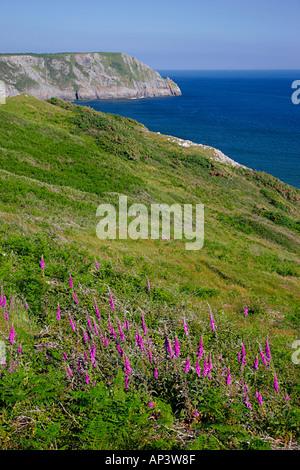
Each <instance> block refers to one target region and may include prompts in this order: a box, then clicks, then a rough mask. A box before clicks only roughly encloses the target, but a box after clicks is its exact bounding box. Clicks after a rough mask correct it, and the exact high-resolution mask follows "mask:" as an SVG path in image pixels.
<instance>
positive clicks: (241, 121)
mask: <svg viewBox="0 0 300 470" xmlns="http://www.w3.org/2000/svg"><path fill="white" fill-rule="evenodd" d="M158 72H159V73H160V75H161V76H162V77H163V78H166V77H170V78H171V79H172V80H174V81H175V82H176V83H177V85H178V86H179V87H180V89H181V91H182V95H181V96H176V97H173V96H172V97H161V98H159V97H157V98H139V99H114V100H97V101H75V103H76V104H80V105H84V106H90V107H92V108H94V109H96V110H97V111H102V112H105V113H113V114H119V115H121V116H125V117H130V118H132V119H135V120H137V121H139V122H141V123H143V124H144V125H145V126H146V127H147V128H148V129H149V130H151V131H154V132H160V133H161V134H167V135H172V136H175V137H179V138H181V139H185V140H191V141H192V142H195V143H200V144H204V145H209V146H211V147H214V148H216V149H218V150H221V151H222V152H223V153H224V154H225V155H227V156H228V157H230V158H232V159H233V160H235V161H236V162H238V163H241V164H242V165H245V166H247V167H248V168H251V169H253V170H258V171H264V172H266V173H269V174H271V175H273V176H275V177H277V178H278V179H280V180H281V181H282V182H284V183H288V184H289V185H292V186H294V187H297V188H300V104H298V105H297V104H294V103H293V101H292V95H293V93H294V92H295V91H296V90H295V89H293V88H292V84H293V82H294V81H295V80H300V70H299V71H295V70H270V71H258V70H256V71H253V70H251V71H249V70H247V71H237V70H234V71H230V70H226V71H224V70H222V71H221V70H220V71H216V70H214V71H209V70H205V71H202V70H201V71H200V70H158ZM299 97H300V95H299Z"/></svg>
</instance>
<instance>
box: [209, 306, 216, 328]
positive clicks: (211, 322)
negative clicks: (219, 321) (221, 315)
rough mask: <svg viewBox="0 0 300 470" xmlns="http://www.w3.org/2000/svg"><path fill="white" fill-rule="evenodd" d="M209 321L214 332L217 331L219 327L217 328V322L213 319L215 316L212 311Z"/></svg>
mask: <svg viewBox="0 0 300 470" xmlns="http://www.w3.org/2000/svg"><path fill="white" fill-rule="evenodd" d="M209 319H210V325H211V329H212V330H213V331H215V330H216V329H217V327H216V326H215V320H214V319H213V316H212V312H211V311H210V312H209Z"/></svg>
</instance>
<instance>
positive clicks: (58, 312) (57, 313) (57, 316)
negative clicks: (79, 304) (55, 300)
mask: <svg viewBox="0 0 300 470" xmlns="http://www.w3.org/2000/svg"><path fill="white" fill-rule="evenodd" d="M56 318H57V320H60V308H59V304H57V310H56Z"/></svg>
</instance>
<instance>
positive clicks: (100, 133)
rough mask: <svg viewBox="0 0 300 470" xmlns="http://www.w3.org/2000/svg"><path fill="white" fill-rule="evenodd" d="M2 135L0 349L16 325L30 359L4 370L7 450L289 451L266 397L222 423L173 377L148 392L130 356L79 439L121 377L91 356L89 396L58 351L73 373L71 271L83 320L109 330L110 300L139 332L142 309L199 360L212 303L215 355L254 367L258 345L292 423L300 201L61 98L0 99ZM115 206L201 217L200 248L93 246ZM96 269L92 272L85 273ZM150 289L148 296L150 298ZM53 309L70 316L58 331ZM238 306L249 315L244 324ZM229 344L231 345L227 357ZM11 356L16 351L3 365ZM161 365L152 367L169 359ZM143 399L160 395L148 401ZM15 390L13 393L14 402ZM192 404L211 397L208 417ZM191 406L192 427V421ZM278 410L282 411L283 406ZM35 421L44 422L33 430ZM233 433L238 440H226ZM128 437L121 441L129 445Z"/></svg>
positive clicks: (286, 425) (270, 183)
mask: <svg viewBox="0 0 300 470" xmlns="http://www.w3.org/2000/svg"><path fill="white" fill-rule="evenodd" d="M0 126H1V127H0V128H1V132H0V168H1V170H0V176H1V178H0V185H1V190H0V194H1V196H0V214H1V222H2V223H1V228H0V230H1V245H2V248H1V245H0V250H2V254H1V251H0V279H1V285H2V286H3V292H4V293H5V294H6V297H7V298H8V299H9V312H8V313H9V316H10V321H9V322H7V320H6V319H5V316H4V315H1V317H0V329H1V333H2V336H3V338H4V339H5V338H6V339H5V341H6V344H7V348H8V349H9V344H8V342H7V337H8V332H9V328H10V327H11V322H13V324H14V326H15V329H16V331H17V333H18V336H17V338H18V341H19V343H20V344H22V347H23V346H24V347H23V349H24V353H22V354H23V356H22V357H21V358H20V357H19V361H20V362H21V363H22V365H23V367H22V368H21V369H18V370H19V372H18V373H14V374H13V373H10V372H7V371H4V372H3V374H4V376H3V377H4V379H3V383H4V387H3V388H2V401H3V403H2V404H3V407H4V408H3V409H4V411H3V415H2V425H1V428H0V432H1V436H2V438H3V440H2V442H3V448H13V447H14V446H16V447H21V448H50V447H51V446H54V447H55V446H57V447H58V448H108V447H109V442H110V439H111V436H114V437H113V438H114V439H116V435H118V433H119V432H120V430H121V431H122V433H123V434H122V436H123V437H122V440H121V441H120V442H117V441H116V445H118V446H120V447H121V448H155V447H156V448H168V446H170V447H174V448H178V447H182V446H184V447H185V446H191V445H192V446H193V444H192V443H193V442H195V443H194V446H195V447H196V448H207V447H209V446H212V447H215V448H245V446H246V448H247V445H249V444H246V443H247V442H249V440H250V441H251V446H255V444H253V442H256V441H255V439H258V441H257V442H258V444H256V445H257V446H260V445H265V444H264V443H265V441H268V440H269V441H270V440H271V441H272V439H277V438H280V439H282V442H281V443H282V444H283V443H284V442H285V441H287V440H289V439H291V438H292V440H295V439H296V440H297V439H298V437H297V432H298V431H297V426H296V425H295V422H296V421H297V416H295V415H293V414H290V415H289V416H288V417H287V416H286V414H285V413H286V410H285V411H284V413H283V412H282V409H281V408H280V406H281V405H279V404H278V403H277V402H276V406H275V408H274V404H273V401H272V400H273V399H274V397H273V395H272V391H271V389H270V392H269V399H268V400H269V402H268V403H269V409H268V410H267V409H266V410H265V411H264V412H262V411H249V410H248V409H246V407H245V406H244V405H243V407H242V408H241V409H240V408H236V409H234V411H233V414H232V415H231V416H227V414H228V412H227V411H226V407H227V405H226V407H225V402H224V407H223V408H222V409H221V408H220V407H221V405H220V406H219V405H217V403H221V402H222V400H221V398H220V396H219V395H218V393H220V390H219V388H218V386H216V385H215V386H214V387H213V388H212V389H211V388H210V387H208V388H205V387H203V389H202V393H200V395H199V392H198V389H197V392H195V393H194V392H191V396H189V393H188V392H187V391H186V390H185V391H183V392H180V390H181V386H182V387H183V389H184V386H183V385H182V384H183V383H185V387H186V386H187V385H186V382H184V380H185V378H184V379H183V378H182V376H181V375H180V373H179V372H178V373H177V375H176V380H175V379H174V377H173V376H172V374H171V375H170V371H169V373H168V366H167V365H166V367H167V369H166V371H165V381H162V383H161V384H160V386H158V385H154V384H153V383H152V382H151V380H150V378H148V379H146V378H145V377H147V373H148V372H147V368H146V369H145V367H146V366H145V365H143V364H144V363H143V364H141V363H139V361H138V360H137V359H136V355H135V354H134V353H133V352H132V350H130V351H131V352H132V360H137V363H136V365H135V367H136V371H138V372H136V385H135V386H134V385H132V388H131V389H130V391H129V392H128V393H126V394H125V395H124V391H123V386H121V385H120V380H121V382H122V380H123V379H122V378H120V377H119V375H117V378H116V379H115V382H114V383H113V385H111V387H113V391H112V392H111V395H110V398H107V400H108V403H107V406H106V408H105V409H98V408H97V409H95V410H94V415H93V416H97V417H99V420H98V421H97V423H98V424H97V426H98V428H99V429H98V428H97V429H98V431H99V432H96V431H97V429H96V431H95V429H94V428H93V427H92V428H91V429H90V428H89V430H88V431H86V433H84V432H83V431H82V428H83V425H84V423H86V422H87V421H88V420H89V415H88V412H87V405H88V406H89V407H92V404H93V403H95V396H96V394H97V393H98V394H99V396H102V397H104V396H105V397H106V395H105V394H106V391H105V390H106V388H105V387H107V386H108V385H107V383H108V380H109V377H110V374H112V375H113V376H115V374H117V372H116V371H118V370H119V369H118V367H117V366H116V364H118V359H116V358H115V359H114V360H113V361H116V363H115V362H111V361H109V360H108V359H107V357H106V356H105V355H104V356H101V360H102V365H103V368H102V371H101V372H99V371H98V372H99V377H100V379H101V380H100V379H99V380H100V381H99V384H98V382H97V378H96V379H95V382H96V383H97V386H95V387H94V388H93V387H91V388H89V387H88V386H87V385H86V384H84V381H83V380H82V378H79V377H77V376H76V378H75V376H74V377H73V379H72V380H68V376H67V374H66V366H65V362H64V361H62V360H61V356H60V352H61V350H62V348H67V349H68V351H70V352H69V354H70V355H71V356H72V360H73V362H74V361H75V359H76V357H77V356H76V355H75V353H73V355H72V353H71V351H73V346H72V345H74V341H75V340H74V338H73V339H72V336H70V331H69V329H68V328H67V323H68V317H67V313H70V312H71V314H72V315H74V316H75V317H76V318H78V321H82V315H83V310H80V308H79V307H78V305H76V304H74V303H72V298H71V296H70V292H69V289H68V279H69V274H70V272H71V273H72V275H73V277H74V278H75V279H76V292H77V296H78V297H79V298H80V301H81V302H83V305H84V306H85V309H87V310H88V311H89V312H92V308H93V299H94V298H96V300H97V302H98V304H99V305H101V309H102V310H103V315H106V317H107V315H108V312H109V299H108V288H110V289H111V290H112V291H113V293H114V296H115V301H116V303H117V305H118V311H117V315H119V316H120V315H124V312H125V313H126V312H127V314H128V315H129V312H130V316H131V317H130V318H131V320H132V321H133V322H137V325H138V321H139V320H138V318H139V317H138V316H139V315H140V309H142V310H143V311H144V312H145V315H146V317H147V318H148V321H149V323H150V324H151V327H152V332H153V335H154V332H156V333H157V335H158V336H159V338H161V339H160V341H162V337H163V336H162V335H163V325H164V322H166V324H168V327H169V328H170V334H173V332H172V331H173V330H174V331H176V332H177V335H179V336H180V334H181V333H180V331H181V329H180V324H181V322H182V318H183V316H185V317H186V318H187V319H188V321H189V322H190V324H191V328H192V331H193V332H194V333H195V339H194V341H196V337H197V336H198V339H199V337H200V336H201V334H204V340H205V341H206V342H207V348H208V350H210V351H212V352H216V349H215V348H216V347H217V346H216V344H215V343H213V340H216V338H215V337H214V336H213V335H214V333H211V332H210V331H209V326H207V317H208V304H207V302H209V305H210V306H211V308H212V311H214V315H216V322H217V323H218V322H219V335H220V336H219V340H218V341H221V340H220V338H221V336H222V335H223V337H222V338H223V342H222V341H221V344H223V348H224V351H223V352H224V354H225V355H226V353H225V351H227V350H230V351H231V353H232V355H234V354H237V348H238V345H240V343H241V342H244V343H245V344H246V345H247V347H248V348H249V350H251V351H252V355H253V354H254V355H255V351H256V350H255V348H257V340H258V341H259V342H261V343H262V344H263V343H264V341H265V339H266V337H268V339H269V343H270V344H271V348H272V351H273V359H274V368H275V369H272V370H273V373H274V370H276V371H277V373H278V375H279V376H280V386H281V389H282V392H281V393H282V394H283V393H284V394H285V393H286V392H287V393H288V394H289V395H290V396H291V402H292V403H293V409H292V411H289V410H288V411H289V412H290V413H296V412H297V407H298V405H299V404H298V403H297V400H298V399H297V391H298V389H299V385H298V369H299V366H297V365H295V364H293V363H292V361H291V355H292V353H293V349H292V348H291V344H292V342H293V341H294V340H296V339H299V338H297V332H298V330H297V327H298V325H299V306H298V305H299V297H298V295H297V292H298V290H299V282H298V278H299V260H298V258H297V255H298V253H299V236H298V234H299V208H298V202H299V191H298V190H296V189H295V188H292V187H290V186H288V185H285V184H283V183H281V182H280V181H279V180H277V179H275V178H273V177H271V176H269V175H266V174H263V173H258V172H252V171H251V170H244V169H235V168H232V167H228V166H225V165H222V164H221V163H216V162H213V161H212V160H210V159H209V154H208V153H207V152H209V151H208V150H205V149H203V150H201V151H200V150H195V149H194V148H189V149H185V148H182V147H179V146H178V145H177V144H175V143H171V142H169V141H168V140H167V137H165V136H162V135H159V134H154V133H151V132H149V131H148V130H147V129H146V128H145V127H144V126H142V125H141V124H138V123H136V122H135V121H133V120H130V119H125V118H122V117H120V116H112V115H108V114H102V113H96V112H94V111H93V110H90V109H87V108H83V107H75V106H72V105H70V104H66V103H62V102H58V101H57V100H53V102H52V103H47V102H41V101H39V100H36V99H34V98H32V97H29V96H28V97H25V96H18V97H16V98H12V99H8V100H7V104H6V105H5V106H2V107H1V108H0ZM118 194H126V195H128V200H129V203H131V202H135V201H138V202H143V203H144V204H146V205H149V204H150V203H152V202H163V203H168V204H171V203H174V202H177V203H193V204H195V203H197V202H198V203H204V204H205V244H204V247H203V249H201V250H200V251H195V252H193V251H186V250H185V248H184V242H183V241H178V240H173V239H172V240H169V241H167V240H159V241H155V240H143V241H142V240H138V241H132V240H126V241H124V240H115V241H103V240H101V241H100V240H99V239H97V237H96V234H95V227H96V223H97V219H96V216H95V214H96V208H97V206H98V205H99V204H100V203H103V202H117V200H118ZM25 204H26V207H25ZM50 231H52V233H50ZM42 254H43V255H44V258H45V260H46V266H47V268H46V270H45V272H44V276H42V274H41V271H40V267H39V260H40V257H41V255H42ZM95 257H96V258H97V259H98V262H99V264H100V266H101V270H100V273H99V272H98V271H97V270H95V268H94V264H93V260H94V258H95ZM146 277H148V278H149V279H150V283H151V292H150V297H149V295H148V292H147V289H146V288H145V286H146ZM25 302H27V303H28V305H29V309H26V308H25V307H24V304H25ZM57 302H60V305H62V310H63V312H64V323H63V327H61V328H62V329H60V330H59V331H58V330H57V328H56V323H57V322H56V320H55V311H56V306H57ZM245 306H246V307H248V311H249V314H248V317H247V318H246V319H245V318H244V315H243V307H245ZM90 314H92V313H90ZM79 318H81V320H79ZM172 328H173V330H172ZM225 332H227V333H225ZM233 337H236V338H238V339H237V343H236V344H233V340H232V338H233ZM183 340H184V338H183V337H182V341H183ZM64 341H65V344H64ZM76 341H77V343H76V344H77V346H76V347H77V353H78V354H79V355H80V354H84V345H82V344H81V345H80V346H79V343H78V339H77V340H76ZM190 341H192V342H193V340H190ZM205 344H206V343H205ZM184 347H185V348H186V354H188V353H190V352H189V351H190V350H189V348H188V346H184ZM190 347H192V345H191V344H190ZM193 347H194V348H196V343H195V344H193ZM210 348H211V349H210ZM231 353H230V354H231ZM15 354H17V352H16V351H14V350H13V347H12V351H11V352H10V361H11V362H12V361H13V359H14V358H15V357H17V356H15ZM55 354H57V356H55ZM157 354H158V359H157V360H158V362H159V363H160V362H162V360H163V359H162V357H161V356H159V353H157ZM112 357H115V356H113V355H112ZM28 358H30V360H29V359H28ZM77 359H78V357H77ZM228 360H229V358H228ZM230 360H232V358H231V356H230ZM30 361H31V362H32V366H29V365H28V364H30V363H31V362H30ZM70 361H71V359H70ZM236 362H237V361H236ZM70 363H71V362H70ZM25 364H26V367H25ZM231 367H232V368H235V369H236V373H237V375H238V373H239V372H238V370H239V369H238V367H239V364H236V363H235V362H233V365H232V366H231ZM297 367H298V369H297ZM54 370H55V371H56V372H55V374H54ZM103 370H104V371H103ZM248 372H249V377H250V378H249V381H250V380H254V383H255V380H256V379H255V378H254V379H253V377H252V375H253V374H252V373H250V369H249V371H248ZM22 374H23V375H22ZM57 374H58V375H57ZM143 374H144V375H145V377H144V379H141V376H143ZM97 377H98V376H97ZM45 380H46V381H48V382H49V387H48V389H47V392H45V393H44V392H42V390H43V387H42V386H41V385H39V387H38V384H41V383H45ZM139 380H142V383H143V387H144V388H145V390H146V392H145V394H144V395H143V393H142V392H141V387H140V385H139ZM143 380H144V382H143ZM261 380H263V379H261ZM43 381H44V382H43ZM51 381H52V382H51ZM21 383H22V384H23V385H22V386H21ZM29 383H30V384H33V383H36V387H37V389H38V391H36V393H35V395H34V396H33V398H32V396H31V395H30V398H29V394H30V390H29V388H28V387H29ZM51 384H52V386H51ZM263 384H264V382H262V384H261V386H263V387H267V386H270V384H269V383H268V385H266V384H264V385H263ZM151 387H152V388H153V389H154V390H155V387H158V388H156V391H154V392H153V393H152V394H151V392H150V390H151ZM178 387H179V388H178ZM253 387H254V385H253ZM12 388H14V389H15V390H20V391H19V392H15V393H13V392H11V389H12ZM82 390H85V392H84V393H83V392H82ZM191 390H192V385H191ZM253 390H254V389H253ZM254 391H255V390H254ZM80 393H81V395H80ZM206 393H207V394H208V395H205V394H206ZM76 394H77V395H76ZM93 394H94V395H95V396H94V395H93ZM214 394H215V395H214ZM151 396H152V397H154V398H153V401H154V400H156V401H155V406H156V407H157V409H158V410H159V412H157V413H156V415H155V414H154V415H151V419H153V420H154V421H153V426H149V422H150V423H151V421H149V420H148V417H149V413H150V414H151V410H148V409H147V406H146V405H145V403H146V402H147V400H148V399H149V397H151ZM200 396H202V399H203V397H206V399H205V403H206V404H204V403H203V402H201V398H200ZM54 397H56V401H53V400H54ZM57 397H60V400H59V403H61V406H60V405H58V398H57ZM93 397H94V398H93ZM179 397H180V398H179ZM226 397H227V399H228V394H227V395H226ZM229 397H230V394H229ZM32 400H33V402H32ZM34 400H35V402H34ZM84 400H87V401H86V405H84V403H85V401H84ZM109 400H110V401H109ZM160 400H161V401H160ZM232 400H233V398H232ZM282 400H283V398H282ZM192 401H193V406H194V407H196V406H197V407H198V408H197V409H198V410H199V412H200V418H195V416H193V414H192V412H191V407H192ZM222 403H223V402H222ZM277 405H278V407H277ZM93 406H96V405H93ZM168 406H171V409H169V408H168ZM282 406H283V407H285V408H286V404H285V403H284V401H283V405H282ZM38 407H42V409H43V410H44V416H45V420H44V421H43V420H42V424H39V423H40V421H41V420H40V418H39V414H38V412H37V411H36V409H37V408H38ZM118 407H119V408H120V409H119V408H118ZM63 408H65V409H66V408H67V412H64V411H63ZM285 408H284V409H285ZM29 409H30V410H31V412H32V413H33V414H34V421H33V422H32V423H30V422H26V423H25V424H24V425H23V423H22V416H23V414H24V412H25V411H24V410H27V411H28V410H29ZM111 409H114V410H115V409H119V412H118V413H119V414H118V419H117V421H115V427H114V426H113V425H111V426H110V428H109V431H103V426H104V428H105V427H107V423H108V422H110V421H109V420H110V418H109V417H108V416H107V413H108V415H109V413H110V412H111V413H114V412H112V411H111ZM141 409H143V416H144V420H145V422H143V423H142V422H138V424H137V417H136V413H137V411H134V410H141ZM107 410H109V411H107ZM270 410H273V414H272V411H270ZM274 410H276V412H274ZM120 413H121V418H120ZM226 413H227V414H226ZM247 413H248V414H247ZM249 413H250V414H249ZM251 413H253V415H251ZM70 416H72V419H71V418H70ZM109 416H110V415H109ZM115 418H116V417H114V419H115ZM61 419H64V420H65V421H66V426H65V429H64V431H63V430H62V429H61V428H60V427H59V426H58V425H57V422H59V421H61ZM86 420H87V421H86ZM118 420H119V421H118ZM74 422H77V424H76V426H75V425H74ZM33 423H34V424H33ZM103 423H104V424H103ZM232 423H233V424H234V425H235V426H236V431H234V432H233V431H232V430H231V432H230V431H229V428H230V426H231V425H232ZM250 423H252V424H250ZM136 424H137V427H138V428H141V427H142V426H144V427H145V433H144V434H143V433H140V434H139V433H137V432H136V431H135V432H133V429H136V427H135V426H136ZM187 425H191V426H192V427H191V430H187V428H186V426H187ZM97 426H96V427H97ZM118 426H119V427H118ZM218 426H219V427H218ZM125 428H126V429H129V430H130V431H129V432H128V435H127V434H126V432H125ZM12 429H13V430H14V432H15V436H16V437H17V439H16V440H15V441H14V443H13V442H12V441H11V440H10V437H9V436H10V433H11V431H12ZM153 429H155V433H154V434H153ZM52 431H53V433H52ZM116 432H117V434H116ZM51 433H52V434H51ZM180 433H181V434H180ZM125 434H126V435H125ZM99 435H100V436H101V439H100V437H99ZM249 435H250V437H249ZM46 436H52V439H50V437H46ZM182 436H184V438H183V441H182V439H181V437H182ZM211 436H213V439H212V438H211ZM258 436H260V438H258ZM47 439H48V440H47ZM211 439H212V440H211ZM259 439H263V440H262V441H261V440H259ZM269 441H268V442H269ZM272 442H273V441H272ZM167 443H168V444H167Z"/></svg>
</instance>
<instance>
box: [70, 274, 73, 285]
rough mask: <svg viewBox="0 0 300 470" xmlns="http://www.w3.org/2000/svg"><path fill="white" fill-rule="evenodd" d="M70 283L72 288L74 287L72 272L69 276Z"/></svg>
mask: <svg viewBox="0 0 300 470" xmlns="http://www.w3.org/2000/svg"><path fill="white" fill-rule="evenodd" d="M69 285H70V287H71V289H72V287H73V279H72V276H71V274H70V277H69Z"/></svg>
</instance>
